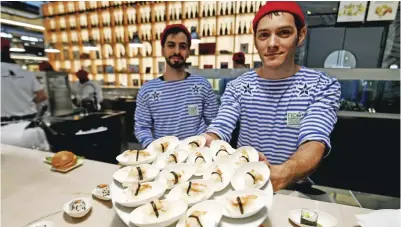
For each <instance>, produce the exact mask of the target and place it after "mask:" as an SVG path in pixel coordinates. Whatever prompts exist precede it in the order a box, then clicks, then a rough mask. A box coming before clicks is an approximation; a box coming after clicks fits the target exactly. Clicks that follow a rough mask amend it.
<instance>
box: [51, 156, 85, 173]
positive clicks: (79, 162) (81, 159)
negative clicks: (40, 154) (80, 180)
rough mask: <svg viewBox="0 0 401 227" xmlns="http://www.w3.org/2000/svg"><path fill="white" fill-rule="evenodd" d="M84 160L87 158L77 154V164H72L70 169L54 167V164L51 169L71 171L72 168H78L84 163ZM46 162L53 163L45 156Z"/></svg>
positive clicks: (62, 171) (64, 171)
mask: <svg viewBox="0 0 401 227" xmlns="http://www.w3.org/2000/svg"><path fill="white" fill-rule="evenodd" d="M84 160H85V158H84V157H80V156H77V163H75V165H73V166H71V167H70V168H68V169H57V168H54V167H53V166H52V167H51V170H52V171H57V172H61V173H66V172H68V171H70V170H72V169H75V168H77V167H78V166H80V165H82V164H84ZM44 162H45V163H47V164H50V165H51V164H52V163H51V161H49V160H47V159H46V158H44Z"/></svg>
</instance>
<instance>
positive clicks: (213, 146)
mask: <svg viewBox="0 0 401 227" xmlns="http://www.w3.org/2000/svg"><path fill="white" fill-rule="evenodd" d="M223 149H224V150H226V151H227V152H226V151H222V150H223ZM210 150H211V151H212V155H213V160H214V161H218V160H231V155H232V154H234V152H235V150H234V149H233V148H232V147H231V145H230V144H229V143H227V142H226V141H223V140H213V141H212V142H211V143H210Z"/></svg>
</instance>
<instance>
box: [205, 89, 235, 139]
mask: <svg viewBox="0 0 401 227" xmlns="http://www.w3.org/2000/svg"><path fill="white" fill-rule="evenodd" d="M233 82H234V81H231V82H229V83H228V84H227V87H226V90H225V92H224V94H223V96H222V97H221V105H220V109H219V111H218V114H217V117H216V118H215V119H214V120H213V121H212V123H211V124H210V126H209V127H208V129H207V130H206V131H207V132H211V133H214V134H216V135H218V136H219V137H220V139H222V140H224V141H227V142H229V141H230V140H231V133H232V132H233V130H234V128H235V126H236V123H237V121H238V119H239V116H240V111H241V107H240V99H239V91H237V90H236V89H235V87H234V86H233Z"/></svg>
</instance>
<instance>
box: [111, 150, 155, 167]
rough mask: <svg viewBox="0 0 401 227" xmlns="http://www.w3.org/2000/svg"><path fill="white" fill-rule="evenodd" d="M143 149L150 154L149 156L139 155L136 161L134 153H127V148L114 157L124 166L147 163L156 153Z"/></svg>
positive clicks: (151, 160) (153, 158)
mask: <svg viewBox="0 0 401 227" xmlns="http://www.w3.org/2000/svg"><path fill="white" fill-rule="evenodd" d="M145 151H146V152H148V153H149V154H150V156H148V157H146V158H143V157H142V156H139V158H138V161H137V160H136V155H127V154H128V152H129V150H126V151H124V152H123V153H122V154H120V155H118V156H117V158H116V159H117V161H118V162H119V163H120V164H121V165H124V166H132V165H140V164H149V163H151V162H153V161H154V160H155V159H156V157H157V153H156V152H151V151H148V150H145Z"/></svg>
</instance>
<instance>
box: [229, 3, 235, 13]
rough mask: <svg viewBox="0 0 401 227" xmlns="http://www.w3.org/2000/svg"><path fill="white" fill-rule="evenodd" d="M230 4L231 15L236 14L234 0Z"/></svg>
mask: <svg viewBox="0 0 401 227" xmlns="http://www.w3.org/2000/svg"><path fill="white" fill-rule="evenodd" d="M230 5H231V13H230V14H231V15H233V14H234V4H233V2H230Z"/></svg>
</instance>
